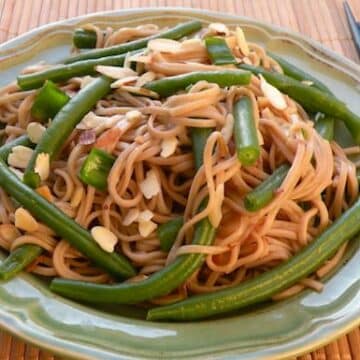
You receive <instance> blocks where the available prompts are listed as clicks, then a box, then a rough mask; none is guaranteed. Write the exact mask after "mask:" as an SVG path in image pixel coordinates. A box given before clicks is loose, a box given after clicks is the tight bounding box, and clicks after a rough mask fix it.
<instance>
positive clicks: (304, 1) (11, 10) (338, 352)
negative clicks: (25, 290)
mask: <svg viewBox="0 0 360 360" xmlns="http://www.w3.org/2000/svg"><path fill="white" fill-rule="evenodd" d="M349 3H350V5H351V7H352V9H353V12H354V14H355V16H356V17H357V18H358V19H359V20H360V0H349ZM149 6H152V7H155V6H184V7H193V8H202V9H210V10H215V11H222V12H229V13H232V14H238V15H245V16H249V17H253V18H256V19H259V20H263V21H266V22H268V23H271V24H276V25H280V26H283V27H286V28H289V29H292V30H295V31H297V32H299V33H302V34H304V35H307V36H309V37H311V38H313V39H315V40H318V41H320V42H322V43H323V44H324V45H326V46H327V47H329V48H331V49H333V50H335V51H337V52H339V53H341V54H343V55H345V56H347V57H348V58H350V59H351V60H353V61H355V62H357V63H359V57H358V56H357V54H356V50H355V47H354V45H353V42H352V40H351V34H350V31H349V28H348V26H347V22H346V18H345V14H344V11H343V8H342V0H0V43H1V42H4V41H6V40H8V39H11V38H13V37H15V36H17V35H19V34H21V33H24V32H26V31H28V30H30V29H33V28H35V27H37V26H39V25H43V24H46V23H50V22H53V21H57V20H61V19H66V18H71V17H74V16H78V15H82V14H86V13H92V12H97V11H102V10H113V9H117V10H118V9H126V8H136V7H149ZM8 359H11V360H19V359H24V360H38V359H39V360H40V359H41V360H54V359H55V358H54V357H53V356H52V355H50V354H48V353H47V352H45V351H41V350H39V349H37V348H35V347H33V346H30V345H26V344H24V343H23V342H22V341H20V340H18V339H16V338H14V337H12V336H11V335H9V334H7V333H5V332H2V331H0V360H8ZM297 360H360V327H359V328H357V329H355V330H354V331H352V332H351V333H349V334H348V335H346V336H343V337H341V338H340V339H338V340H337V341H334V342H332V343H331V344H329V345H327V346H325V347H323V348H321V349H318V350H316V351H314V352H312V353H311V354H308V355H305V356H301V357H299V358H298V359H297Z"/></svg>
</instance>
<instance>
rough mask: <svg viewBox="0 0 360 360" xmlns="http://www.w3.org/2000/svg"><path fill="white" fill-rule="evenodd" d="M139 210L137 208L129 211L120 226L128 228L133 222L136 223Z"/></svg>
mask: <svg viewBox="0 0 360 360" xmlns="http://www.w3.org/2000/svg"><path fill="white" fill-rule="evenodd" d="M139 214H140V210H139V209H138V208H134V209H130V210H129V211H128V213H127V214H126V215H125V217H124V219H123V221H122V224H123V225H124V226H129V225H131V224H132V223H133V222H135V221H137V219H138V218H139Z"/></svg>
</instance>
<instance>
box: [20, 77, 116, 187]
mask: <svg viewBox="0 0 360 360" xmlns="http://www.w3.org/2000/svg"><path fill="white" fill-rule="evenodd" d="M110 84H111V80H110V79H108V78H106V77H104V76H102V77H100V78H97V79H95V80H94V81H93V82H91V83H90V84H89V85H88V86H86V87H85V88H83V89H82V90H80V91H79V92H78V93H77V94H76V95H75V96H74V97H73V98H71V100H70V101H69V102H68V103H67V104H66V105H65V106H64V107H63V108H62V109H61V110H60V111H59V112H58V113H57V115H56V116H55V118H54V119H53V121H52V122H51V125H50V126H49V127H48V128H47V130H46V132H45V133H44V135H43V136H42V138H41V140H40V142H39V143H38V144H37V146H36V148H35V150H34V152H33V155H32V157H31V159H30V161H29V164H28V166H27V168H26V171H25V174H24V182H25V183H26V184H27V185H29V186H31V187H33V188H36V187H38V186H39V184H40V176H39V175H38V174H37V173H36V172H35V171H34V166H35V162H36V158H37V156H38V155H39V154H41V153H45V154H49V155H50V161H51V160H52V159H53V158H54V157H55V156H56V155H57V154H58V152H59V150H60V149H61V147H62V145H63V144H64V143H65V141H66V140H67V138H68V137H69V136H70V134H71V132H72V131H73V130H74V128H75V126H76V125H77V124H78V123H79V121H81V119H82V118H83V117H84V116H85V115H86V114H87V113H88V112H89V111H90V110H91V108H92V107H93V106H94V105H95V104H96V102H97V101H98V100H100V99H101V98H102V97H104V96H105V95H106V94H108V93H109V92H110V90H111V88H110Z"/></svg>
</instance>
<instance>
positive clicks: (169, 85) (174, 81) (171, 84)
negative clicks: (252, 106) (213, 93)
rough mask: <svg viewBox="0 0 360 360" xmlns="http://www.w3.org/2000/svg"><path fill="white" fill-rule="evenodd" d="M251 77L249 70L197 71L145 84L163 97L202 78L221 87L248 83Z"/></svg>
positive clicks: (183, 88)
mask: <svg viewBox="0 0 360 360" xmlns="http://www.w3.org/2000/svg"><path fill="white" fill-rule="evenodd" d="M250 79H251V74H250V72H248V71H239V70H217V71H195V72H192V73H188V74H182V75H177V76H171V77H166V78H163V79H160V80H155V81H151V82H148V83H147V84H145V85H144V87H145V88H146V89H149V90H151V91H154V92H156V93H158V94H159V95H160V96H161V97H167V96H170V95H173V94H175V93H176V92H178V91H180V90H185V89H186V88H187V87H188V86H189V85H193V84H196V83H197V82H198V81H201V80H205V81H207V82H209V83H214V84H218V85H219V86H220V87H227V86H232V85H248V84H249V83H250Z"/></svg>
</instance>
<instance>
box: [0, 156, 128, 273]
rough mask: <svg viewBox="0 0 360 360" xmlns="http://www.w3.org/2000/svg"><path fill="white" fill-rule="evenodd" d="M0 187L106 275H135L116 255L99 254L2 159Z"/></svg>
mask: <svg viewBox="0 0 360 360" xmlns="http://www.w3.org/2000/svg"><path fill="white" fill-rule="evenodd" d="M0 186H1V187H2V188H3V189H4V190H5V191H6V192H7V193H8V194H9V195H10V196H12V197H13V198H14V199H15V200H16V201H18V202H19V204H20V205H21V206H23V207H24V208H25V209H27V210H28V211H29V212H30V213H31V214H32V215H34V216H35V217H36V218H37V219H39V220H40V221H41V222H43V223H44V224H46V225H47V226H49V227H50V228H51V229H52V230H54V231H55V233H56V234H57V235H59V236H60V237H62V238H64V239H66V240H67V241H68V242H69V244H70V245H72V246H73V247H75V248H76V249H77V250H79V251H80V252H81V253H82V254H84V255H85V256H86V257H87V258H88V259H90V260H91V261H93V262H94V263H95V264H96V265H98V266H99V267H101V268H102V269H104V270H105V271H107V272H108V273H109V274H111V275H113V276H115V277H121V278H124V277H130V276H134V275H135V270H134V269H133V267H132V266H131V264H130V263H129V262H128V260H127V259H125V258H124V257H123V256H121V255H119V254H116V253H107V252H105V251H104V250H102V249H101V248H100V247H99V246H98V244H97V243H96V242H95V241H94V239H93V238H92V236H91V235H90V233H89V232H88V231H87V230H86V229H84V228H83V227H81V226H80V225H78V224H77V223H76V222H75V221H74V220H72V219H71V218H69V217H68V216H67V215H65V214H64V213H63V212H62V211H61V210H59V209H58V208H57V207H56V206H54V205H53V204H51V203H49V202H48V201H47V200H46V199H44V198H43V197H42V196H40V195H39V194H37V193H36V192H35V191H34V190H32V189H31V188H29V187H28V186H26V185H25V184H24V183H23V182H22V181H21V180H20V179H19V178H18V177H17V176H16V175H15V174H14V173H13V172H12V171H11V170H10V169H9V168H8V167H7V166H6V164H5V162H4V161H3V160H2V159H0Z"/></svg>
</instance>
